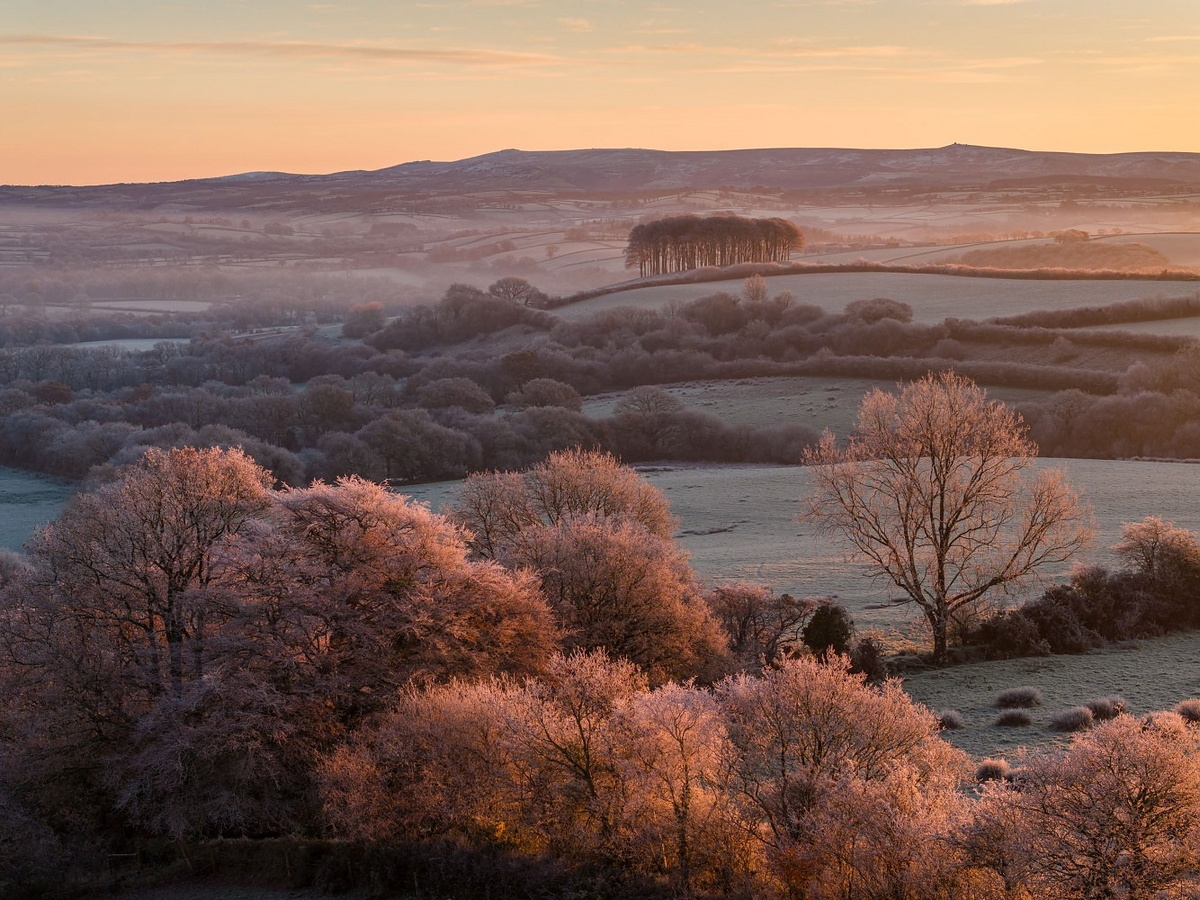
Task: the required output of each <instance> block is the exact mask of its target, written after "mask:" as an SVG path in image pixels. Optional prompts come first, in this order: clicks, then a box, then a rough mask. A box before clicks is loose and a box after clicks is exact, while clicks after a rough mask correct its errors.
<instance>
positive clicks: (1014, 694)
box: [996, 687, 1042, 709]
mask: <svg viewBox="0 0 1200 900" xmlns="http://www.w3.org/2000/svg"><path fill="white" fill-rule="evenodd" d="M1041 705H1042V692H1041V691H1039V690H1038V689H1037V688H1035V687H1015V688H1008V689H1007V690H1003V691H1001V692H1000V693H999V694H997V695H996V706H998V707H1000V708H1001V709H1029V708H1030V707H1032V706H1041Z"/></svg>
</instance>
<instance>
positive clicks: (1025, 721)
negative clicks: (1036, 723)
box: [996, 709, 1033, 728]
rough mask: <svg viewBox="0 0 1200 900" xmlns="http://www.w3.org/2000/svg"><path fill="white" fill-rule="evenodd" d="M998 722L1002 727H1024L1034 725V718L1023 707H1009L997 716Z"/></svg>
mask: <svg viewBox="0 0 1200 900" xmlns="http://www.w3.org/2000/svg"><path fill="white" fill-rule="evenodd" d="M996 724H997V725H999V726H1000V727H1001V728H1023V727H1024V726H1026V725H1032V724H1033V719H1032V718H1030V716H1029V713H1027V712H1025V710H1023V709H1007V710H1005V711H1004V712H1002V713H1000V715H998V716H996Z"/></svg>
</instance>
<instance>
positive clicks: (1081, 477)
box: [404, 460, 1200, 630]
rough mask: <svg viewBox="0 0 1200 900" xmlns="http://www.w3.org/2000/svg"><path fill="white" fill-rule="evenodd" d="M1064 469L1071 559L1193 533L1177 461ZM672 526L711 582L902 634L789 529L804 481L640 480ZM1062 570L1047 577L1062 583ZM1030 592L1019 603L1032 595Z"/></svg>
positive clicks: (795, 525) (1089, 463)
mask: <svg viewBox="0 0 1200 900" xmlns="http://www.w3.org/2000/svg"><path fill="white" fill-rule="evenodd" d="M1036 465H1037V466H1050V467H1061V468H1064V469H1066V471H1067V473H1068V476H1069V478H1070V480H1071V483H1072V484H1073V485H1074V486H1075V487H1076V488H1078V489H1080V490H1082V492H1083V495H1084V497H1085V499H1086V500H1087V501H1088V502H1089V503H1091V504H1092V506H1093V507H1094V509H1095V515H1096V531H1097V535H1096V541H1095V544H1094V547H1093V549H1092V550H1091V551H1089V552H1088V553H1086V554H1084V555H1083V556H1082V557H1081V558H1080V559H1079V560H1078V561H1079V562H1081V563H1090V564H1111V563H1112V561H1113V559H1112V557H1111V555H1110V554H1109V553H1108V551H1107V548H1108V547H1109V546H1111V545H1112V544H1114V543H1116V542H1117V541H1118V540H1119V539H1120V536H1121V525H1122V523H1124V522H1131V521H1137V520H1139V519H1142V518H1144V517H1145V516H1148V515H1158V516H1162V517H1163V518H1164V519H1167V520H1169V521H1173V522H1175V523H1176V524H1177V525H1180V526H1182V527H1186V528H1189V529H1193V530H1197V529H1200V469H1197V468H1196V467H1195V466H1192V465H1188V464H1184V463H1152V462H1125V461H1117V460H1039V461H1038V462H1037V463H1036ZM644 476H645V478H646V479H647V480H648V481H649V482H650V483H651V484H653V485H654V486H655V487H657V488H659V489H660V490H661V491H662V492H663V493H664V494H665V495H666V497H667V499H668V500H669V501H670V503H671V509H672V511H673V512H674V514H675V515H676V516H677V517H678V518H679V541H680V544H681V545H682V546H683V548H684V549H685V550H687V552H688V553H689V554H690V555H691V562H692V565H693V566H694V567H695V568H696V570H697V571H698V572H699V573H700V574H701V575H702V576H704V577H705V578H708V579H711V580H713V581H736V580H753V581H762V582H766V583H768V584H770V585H772V586H773V587H774V588H775V590H777V591H786V592H788V593H790V594H793V595H795V596H836V597H837V598H838V600H839V602H841V603H842V604H843V605H845V606H846V607H847V608H848V609H849V610H850V612H851V613H852V615H853V616H854V618H855V621H856V622H858V623H859V624H860V625H861V626H863V627H867V628H884V629H903V630H908V628H909V626H910V623H912V622H913V621H914V618H915V617H914V615H913V613H914V610H913V608H912V607H911V606H907V605H903V606H897V605H895V604H893V603H891V602H889V601H890V598H891V597H892V596H893V592H892V591H889V590H888V589H887V587H886V585H882V584H878V583H876V582H874V581H872V580H871V579H870V578H869V577H868V572H867V570H866V569H865V568H864V567H863V566H861V565H858V564H856V563H851V562H848V561H847V559H846V554H845V551H844V550H843V548H842V547H841V546H840V545H837V544H835V543H832V542H831V541H829V540H827V539H825V538H822V537H821V536H820V535H818V534H817V533H816V531H815V529H814V528H813V527H812V526H811V525H809V524H807V523H803V522H797V521H796V516H797V514H798V513H799V512H800V498H801V497H802V496H803V495H804V494H805V493H806V492H807V491H808V474H807V472H806V471H805V470H804V469H803V468H799V467H792V466H754V465H744V466H741V465H736V466H682V465H678V466H676V465H673V466H663V467H655V468H654V469H652V470H648V471H645V472H644ZM457 485H458V482H439V483H437V484H429V485H417V486H413V487H411V488H405V489H404V490H405V492H406V493H409V494H411V495H412V496H413V497H415V498H417V499H419V500H424V501H427V502H429V503H430V504H431V505H432V506H433V507H434V508H435V509H436V508H438V507H440V506H441V505H443V504H445V503H448V502H452V498H453V495H454V491H455V489H456V487H457ZM1069 569H1070V566H1063V567H1060V568H1059V569H1058V570H1057V571H1054V572H1050V573H1048V575H1049V576H1050V577H1053V578H1064V577H1066V575H1067V574H1068V572H1069ZM1037 590H1038V587H1037V586H1036V585H1034V586H1030V587H1029V588H1027V590H1026V594H1025V595H1026V596H1028V595H1031V594H1033V593H1036V592H1037Z"/></svg>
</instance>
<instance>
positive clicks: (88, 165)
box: [0, 0, 1200, 184]
mask: <svg viewBox="0 0 1200 900" xmlns="http://www.w3.org/2000/svg"><path fill="white" fill-rule="evenodd" d="M0 72H2V73H3V77H2V79H0V122H3V123H4V125H3V127H0V183H10V184H35V183H72V184H84V183H100V182H113V181H157V180H174V179H181V178H191V177H203V176H212V175H224V174H231V173H235V172H245V171H259V170H280V171H290V172H330V171H338V170H344V169H355V168H364V169H370V168H380V167H383V166H389V165H395V164H397V163H401V162H406V161H409V160H413V159H458V158H462V157H466V156H472V155H476V154H480V153H486V152H489V151H492V150H498V149H502V148H505V147H520V148H523V149H566V148H574V147H600V146H604V147H628V146H638V147H654V148H660V149H668V150H683V149H725V148H735V147H775V146H844V147H922V146H924V147H934V146H941V145H944V144H948V143H951V142H954V141H958V142H960V143H972V144H988V145H994V146H1008V147H1022V148H1027V149H1041V150H1074V151H1082V152H1099V153H1104V152H1117V151H1126V150H1185V151H1196V152H1200V115H1198V113H1200V2H1197V0H1139V2H1138V3H1136V4H1135V3H1129V2H1127V0H1121V2H1111V0H1087V2H1084V0H791V2H789V0H746V2H742V3H739V4H732V3H729V2H717V0H696V2H692V3H688V4H670V3H661V4H660V3H639V2H635V0H544V2H543V0H431V2H403V0H401V2H398V0H358V2H351V0H345V2H344V0H330V2H311V3H309V2H295V0H204V2H197V0H175V2H170V3H167V2H158V0H111V2H106V3H94V2H91V0H87V2H83V0H4V10H3V13H2V14H0Z"/></svg>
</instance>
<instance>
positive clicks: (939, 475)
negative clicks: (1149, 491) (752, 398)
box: [804, 373, 1091, 662]
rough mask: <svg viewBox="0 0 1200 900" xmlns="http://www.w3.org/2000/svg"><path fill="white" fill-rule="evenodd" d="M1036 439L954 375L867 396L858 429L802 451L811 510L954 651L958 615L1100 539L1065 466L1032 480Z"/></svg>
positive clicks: (942, 652)
mask: <svg viewBox="0 0 1200 900" xmlns="http://www.w3.org/2000/svg"><path fill="white" fill-rule="evenodd" d="M1035 454H1036V447H1035V445H1034V444H1033V442H1032V441H1030V440H1029V439H1028V437H1027V436H1026V432H1025V426H1024V424H1023V423H1022V422H1021V420H1020V418H1019V417H1018V416H1017V415H1016V414H1015V413H1012V412H1010V411H1008V410H1007V409H1006V408H1005V407H1004V405H1003V404H1001V403H997V402H988V401H987V399H986V396H985V395H984V392H983V391H982V390H980V389H979V388H978V387H977V386H976V385H975V384H974V383H972V382H971V381H969V380H968V379H965V378H961V377H959V376H957V375H955V374H953V373H944V374H939V375H929V376H926V377H925V378H923V379H921V380H920V381H916V382H913V383H912V384H909V385H908V386H906V387H904V388H903V390H901V392H900V393H899V394H888V393H885V392H883V391H879V390H875V391H872V392H871V393H870V394H868V395H867V396H866V397H865V398H863V401H862V405H861V407H860V408H859V414H858V429H857V432H856V433H855V434H854V435H853V436H852V437H851V438H850V440H849V442H848V444H847V445H846V446H838V444H837V442H836V441H835V439H834V437H833V435H832V434H830V433H829V432H826V434H825V436H824V438H822V440H821V443H820V444H819V445H818V446H817V447H816V448H814V449H811V450H808V451H807V452H806V453H805V456H804V462H805V465H807V466H808V467H809V473H810V477H811V479H812V493H811V495H810V496H809V498H808V500H807V512H806V516H805V517H806V518H807V519H808V520H810V521H812V522H814V523H816V525H817V527H818V528H820V530H821V531H822V532H824V533H826V534H829V535H832V536H835V537H838V538H840V539H841V540H843V541H844V542H845V543H846V544H847V545H848V546H849V547H850V549H851V551H852V552H853V554H854V556H855V557H856V558H858V559H860V560H863V561H865V562H866V563H867V564H868V565H870V566H871V567H872V568H874V570H875V573H876V575H877V576H878V577H881V578H884V579H886V580H887V581H889V582H891V583H892V584H893V585H895V586H896V587H897V588H899V589H900V591H901V592H902V593H903V597H902V599H903V600H904V601H907V602H911V603H915V604H916V605H917V606H919V607H920V609H921V611H922V612H923V613H924V615H925V618H926V620H927V621H928V623H929V628H930V631H931V633H932V635H933V656H934V659H935V660H936V661H938V662H941V661H943V660H944V659H945V657H946V649H947V638H948V634H949V630H950V624H951V621H952V617H953V615H954V613H955V612H956V611H957V610H959V609H961V608H963V607H964V606H966V605H968V604H971V603H974V602H975V601H977V600H979V599H980V598H981V597H983V596H984V595H985V594H987V593H988V592H990V591H993V590H997V589H1002V588H1004V587H1006V586H1008V585H1011V584H1013V583H1014V582H1017V581H1020V580H1021V579H1024V578H1026V577H1027V576H1030V575H1032V574H1034V573H1035V572H1037V570H1038V569H1040V568H1042V567H1043V566H1046V565H1050V564H1053V563H1060V562H1064V561H1066V560H1068V559H1070V558H1071V557H1072V556H1073V555H1074V554H1075V553H1076V552H1078V551H1079V550H1080V549H1081V548H1082V547H1083V546H1085V545H1086V543H1087V542H1088V540H1089V539H1090V537H1091V531H1090V529H1089V528H1088V525H1087V519H1088V517H1089V516H1088V511H1087V510H1086V508H1085V507H1084V506H1082V505H1081V503H1080V501H1079V498H1078V495H1077V494H1076V493H1075V492H1074V491H1073V490H1071V488H1070V487H1069V486H1068V485H1067V482H1066V479H1065V477H1064V476H1063V474H1062V473H1061V472H1059V471H1054V470H1051V471H1044V472H1042V473H1040V474H1039V475H1037V476H1036V477H1034V478H1029V477H1027V476H1026V472H1027V470H1028V469H1029V468H1030V466H1031V465H1032V463H1033V457H1034V456H1035Z"/></svg>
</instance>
